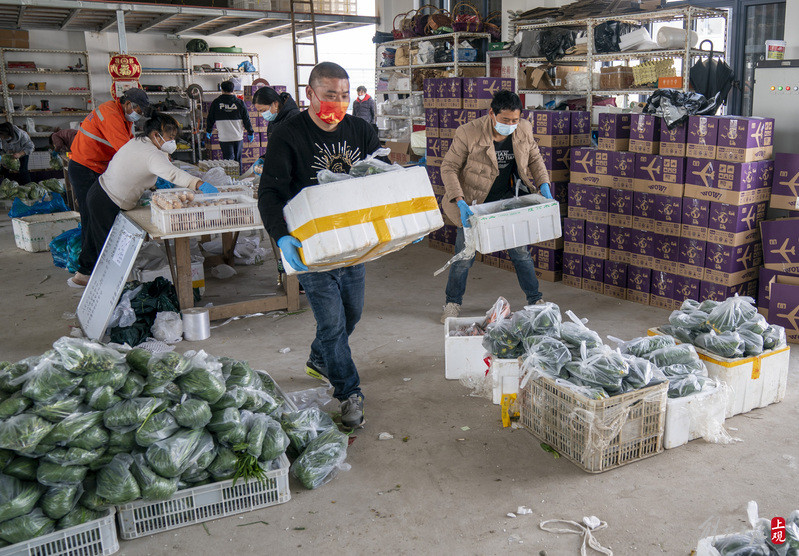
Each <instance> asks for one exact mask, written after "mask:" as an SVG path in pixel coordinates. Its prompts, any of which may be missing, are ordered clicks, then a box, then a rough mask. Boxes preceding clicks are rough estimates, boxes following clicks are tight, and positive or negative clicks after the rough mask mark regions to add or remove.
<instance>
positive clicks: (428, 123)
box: [424, 108, 439, 137]
mask: <svg viewBox="0 0 799 556" xmlns="http://www.w3.org/2000/svg"><path fill="white" fill-rule="evenodd" d="M424 131H425V136H427V137H439V134H438V108H425V110H424Z"/></svg>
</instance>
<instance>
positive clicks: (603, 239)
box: [585, 222, 608, 259]
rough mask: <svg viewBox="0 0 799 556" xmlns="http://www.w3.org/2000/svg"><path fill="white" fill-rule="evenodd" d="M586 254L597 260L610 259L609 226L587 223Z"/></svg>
mask: <svg viewBox="0 0 799 556" xmlns="http://www.w3.org/2000/svg"><path fill="white" fill-rule="evenodd" d="M585 254H586V256H587V257H593V258H595V259H607V258H608V225H607V224H597V223H596V222H586V223H585Z"/></svg>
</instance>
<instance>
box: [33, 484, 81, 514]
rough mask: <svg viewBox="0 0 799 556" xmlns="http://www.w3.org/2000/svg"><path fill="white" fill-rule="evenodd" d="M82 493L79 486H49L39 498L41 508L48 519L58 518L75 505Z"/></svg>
mask: <svg viewBox="0 0 799 556" xmlns="http://www.w3.org/2000/svg"><path fill="white" fill-rule="evenodd" d="M81 494H83V488H82V487H80V486H77V485H75V486H64V487H50V488H48V489H47V492H45V493H44V495H43V496H42V500H41V503H40V505H41V508H42V511H44V514H45V515H46V516H47V517H49V518H50V519H55V520H59V519H61V518H62V517H64V516H65V515H67V514H68V513H69V512H71V511H72V509H73V508H74V507H75V505H76V504H77V503H78V499H79V498H80V496H81Z"/></svg>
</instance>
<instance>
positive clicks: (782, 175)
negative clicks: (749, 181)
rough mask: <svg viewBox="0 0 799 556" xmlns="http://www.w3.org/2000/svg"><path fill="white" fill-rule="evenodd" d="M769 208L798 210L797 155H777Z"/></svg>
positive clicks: (798, 155)
mask: <svg viewBox="0 0 799 556" xmlns="http://www.w3.org/2000/svg"><path fill="white" fill-rule="evenodd" d="M771 208H775V209H785V210H799V154H791V153H777V156H776V158H775V160H774V183H773V185H772V186H771Z"/></svg>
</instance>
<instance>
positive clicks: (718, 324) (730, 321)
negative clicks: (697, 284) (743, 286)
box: [707, 294, 757, 332]
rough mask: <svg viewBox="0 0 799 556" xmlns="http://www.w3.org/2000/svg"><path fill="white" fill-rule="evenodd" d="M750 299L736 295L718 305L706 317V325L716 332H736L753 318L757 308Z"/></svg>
mask: <svg viewBox="0 0 799 556" xmlns="http://www.w3.org/2000/svg"><path fill="white" fill-rule="evenodd" d="M754 302H755V300H754V299H752V298H751V297H739V296H738V295H737V294H736V295H735V296H734V297H730V298H727V299H725V300H724V301H722V302H721V303H719V304H718V305H717V306H716V307H715V308H714V309H713V310H712V311H710V313H709V314H708V317H707V323H708V324H709V325H710V327H711V328H713V330H715V331H716V332H727V331H734V330H737V329H738V328H739V327H740V326H741V325H742V324H744V323H745V322H747V321H750V320H752V319H754V318H755V315H756V314H757V308H756V307H755V305H754Z"/></svg>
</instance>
